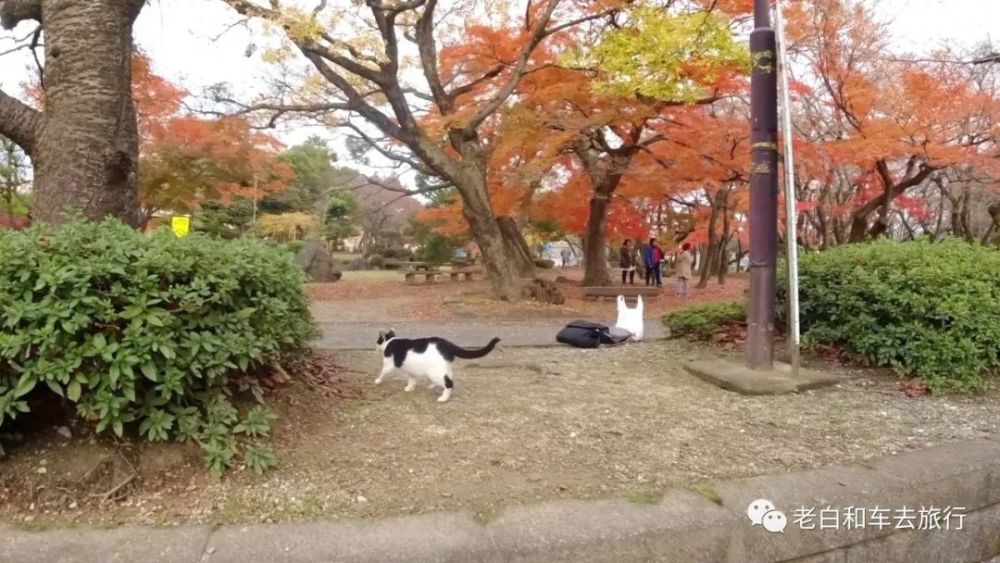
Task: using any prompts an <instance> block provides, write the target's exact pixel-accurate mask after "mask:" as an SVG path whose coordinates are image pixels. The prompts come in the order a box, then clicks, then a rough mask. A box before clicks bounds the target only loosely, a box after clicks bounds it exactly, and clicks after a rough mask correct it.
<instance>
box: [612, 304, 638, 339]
mask: <svg viewBox="0 0 1000 563" xmlns="http://www.w3.org/2000/svg"><path fill="white" fill-rule="evenodd" d="M638 300H639V302H638V303H636V306H635V308H634V309H630V308H629V306H628V303H626V302H625V296H624V295H619V296H618V320H617V321H615V326H616V327H618V328H623V329H625V330H627V331H629V332H631V333H632V339H633V340H637V341H638V340H642V335H643V333H644V332H645V330H644V327H645V323H644V322H643V320H642V313H643V306H642V296H641V295H640V296H639V298H638Z"/></svg>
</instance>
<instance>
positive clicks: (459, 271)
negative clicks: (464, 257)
mask: <svg viewBox="0 0 1000 563" xmlns="http://www.w3.org/2000/svg"><path fill="white" fill-rule="evenodd" d="M448 274H449V275H450V276H451V281H459V280H462V281H473V276H478V275H482V274H483V269H482V268H452V269H451V271H450V272H448Z"/></svg>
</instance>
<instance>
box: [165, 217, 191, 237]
mask: <svg viewBox="0 0 1000 563" xmlns="http://www.w3.org/2000/svg"><path fill="white" fill-rule="evenodd" d="M170 228H171V229H173V230H174V234H175V235H177V236H178V237H181V238H184V237H186V236H187V234H188V231H189V230H190V229H191V217H190V216H188V215H174V217H173V218H172V219H170Z"/></svg>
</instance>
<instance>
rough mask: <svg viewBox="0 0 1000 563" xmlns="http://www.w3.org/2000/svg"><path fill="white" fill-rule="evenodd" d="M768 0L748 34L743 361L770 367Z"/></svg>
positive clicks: (774, 86)
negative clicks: (747, 259) (747, 248)
mask: <svg viewBox="0 0 1000 563" xmlns="http://www.w3.org/2000/svg"><path fill="white" fill-rule="evenodd" d="M770 11H771V10H770V6H769V2H768V0H754V13H753V21H754V30H753V32H752V33H751V34H750V57H751V63H752V70H751V75H750V143H751V148H750V150H751V162H752V163H751V169H750V303H749V306H748V307H747V342H746V360H747V365H748V367H749V368H750V369H754V370H770V369H772V368H773V367H774V304H775V271H776V262H777V248H778V74H777V70H778V60H777V56H776V53H777V50H776V42H775V35H774V29H772V28H771V22H770V19H771V18H770Z"/></svg>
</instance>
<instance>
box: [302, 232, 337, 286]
mask: <svg viewBox="0 0 1000 563" xmlns="http://www.w3.org/2000/svg"><path fill="white" fill-rule="evenodd" d="M295 263H296V264H298V265H299V266H301V267H302V269H303V270H305V271H306V274H308V275H309V279H310V280H311V281H314V282H335V281H338V280H339V279H340V277H341V276H342V275H343V274H342V273H341V272H340V268H338V267H337V266H336V265H335V264H334V263H333V256H330V253H329V252H328V251H327V250H326V247H325V246H323V243H321V242H319V241H317V240H311V241H308V242H306V244H305V246H303V247H302V250H300V251H299V252H298V254H296V255H295Z"/></svg>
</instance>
